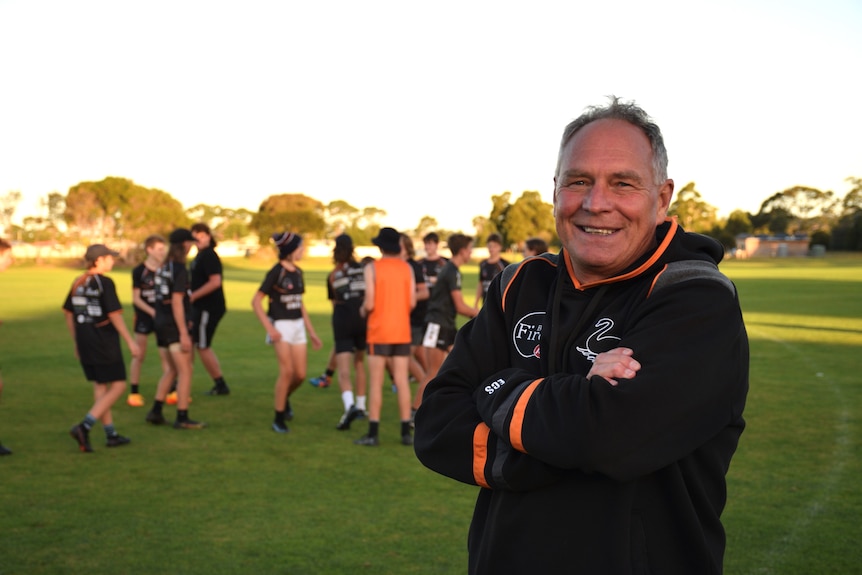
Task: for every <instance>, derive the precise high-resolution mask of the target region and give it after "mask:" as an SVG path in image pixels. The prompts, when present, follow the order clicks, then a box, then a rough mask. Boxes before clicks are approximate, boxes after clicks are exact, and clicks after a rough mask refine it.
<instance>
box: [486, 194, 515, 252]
mask: <svg viewBox="0 0 862 575" xmlns="http://www.w3.org/2000/svg"><path fill="white" fill-rule="evenodd" d="M511 197H512V192H503V193H502V194H500V195H499V196H491V213H490V214H489V215H488V219H487V220H486V225H487V229H486V230H485V231H486V233H488V234H491V233H493V232H497V233H498V234H500V235H501V236H503V245H504V246H508V245H509V244H510V243H511V242H510V241H509V238H507V237H506V231H505V222H506V217H507V216H508V213H509V209H510V208H511V207H512V205H511V204H510V203H509V200H510V199H511Z"/></svg>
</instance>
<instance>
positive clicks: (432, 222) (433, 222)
mask: <svg viewBox="0 0 862 575" xmlns="http://www.w3.org/2000/svg"><path fill="white" fill-rule="evenodd" d="M439 226H440V224H439V223H438V222H437V218H434V217H431V216H428V215H425V216H422V217H421V218H420V219H419V223H418V224H416V229H415V230H413V231H414V233H415V234H416V237H417V238H422V237H425V234H427V233H429V232H431V231H433V230H436V229H437V228H438V227H439Z"/></svg>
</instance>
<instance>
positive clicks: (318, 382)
mask: <svg viewBox="0 0 862 575" xmlns="http://www.w3.org/2000/svg"><path fill="white" fill-rule="evenodd" d="M308 383H310V384H311V385H313V386H314V387H329V386H330V385H332V377H331V376H329V375H326V374H325V373H324V374H321V375H320V376H319V377H312V378H311V379H309V380H308Z"/></svg>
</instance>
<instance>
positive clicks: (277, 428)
mask: <svg viewBox="0 0 862 575" xmlns="http://www.w3.org/2000/svg"><path fill="white" fill-rule="evenodd" d="M272 430H273V431H274V432H276V433H287V432H288V431H290V429H288V428H287V424H286V423H284V422H283V421H273V422H272Z"/></svg>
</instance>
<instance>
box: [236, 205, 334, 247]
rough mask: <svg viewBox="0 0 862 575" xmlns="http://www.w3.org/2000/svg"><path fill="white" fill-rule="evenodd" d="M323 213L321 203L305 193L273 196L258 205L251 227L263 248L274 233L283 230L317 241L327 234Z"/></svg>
mask: <svg viewBox="0 0 862 575" xmlns="http://www.w3.org/2000/svg"><path fill="white" fill-rule="evenodd" d="M323 213H324V206H323V204H322V203H321V202H319V201H317V200H315V199H314V198H310V197H308V196H306V195H305V194H276V195H272V196H269V197H268V198H266V199H265V200H264V201H263V202H262V203H261V204H260V208H259V209H258V211H257V213H256V214H255V215H254V217H253V218H252V220H251V224H250V227H251V229H252V230H254V231H255V232H257V234H258V236H259V241H260V244H261V245H266V244H267V242H269V238H270V236H271V235H272V234H273V233H276V232H283V231H285V230H288V231H292V232H294V233H298V234H302V235H304V236H309V237H318V238H319V237H323V235H324V234H325V232H326V220H325V219H324V218H323Z"/></svg>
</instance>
